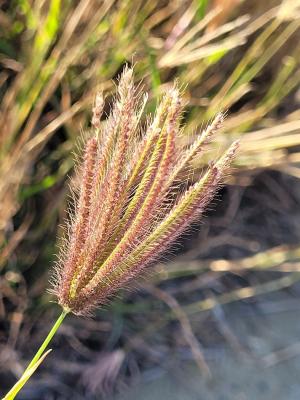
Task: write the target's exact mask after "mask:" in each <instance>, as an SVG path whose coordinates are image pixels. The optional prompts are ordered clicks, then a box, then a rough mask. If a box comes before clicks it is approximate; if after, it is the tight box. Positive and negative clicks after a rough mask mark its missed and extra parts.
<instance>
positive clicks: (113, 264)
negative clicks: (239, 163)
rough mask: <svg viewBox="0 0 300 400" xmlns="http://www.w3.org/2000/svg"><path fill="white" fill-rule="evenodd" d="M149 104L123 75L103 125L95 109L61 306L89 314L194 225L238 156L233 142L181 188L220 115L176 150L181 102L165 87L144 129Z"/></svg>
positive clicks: (62, 270) (66, 253) (128, 73)
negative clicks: (198, 176)
mask: <svg viewBox="0 0 300 400" xmlns="http://www.w3.org/2000/svg"><path fill="white" fill-rule="evenodd" d="M145 103H146V97H145V96H144V97H143V99H142V100H141V96H140V95H139V94H138V93H137V91H136V89H135V87H134V84H133V71H132V70H131V69H129V68H126V69H125V71H124V72H123V74H122V76H121V78H120V81H119V85H118V92H117V96H116V99H115V102H114V104H113V107H112V111H111V114H110V116H109V117H108V119H107V121H106V122H103V123H101V124H100V117H101V114H102V109H103V98H102V96H101V95H97V97H96V100H95V105H94V109H93V118H92V129H93V131H94V136H92V137H91V138H90V139H89V140H87V142H86V144H85V148H84V154H83V160H82V163H81V168H80V171H81V181H80V188H79V193H78V197H77V199H76V201H75V208H74V211H73V213H72V217H71V222H70V223H69V225H68V226H67V233H68V234H67V237H66V245H65V246H64V247H63V248H62V249H61V254H60V257H59V260H60V261H59V262H58V265H57V270H56V279H55V282H54V292H55V294H56V295H57V297H58V302H59V303H60V304H61V306H62V307H63V308H64V309H65V310H68V311H71V312H73V313H74V314H86V313H88V312H89V311H90V310H92V309H93V308H94V307H96V306H97V305H101V304H105V303H106V302H107V301H108V299H109V298H110V297H111V296H112V295H113V294H115V293H116V291H117V290H118V289H120V288H122V287H124V285H126V284H127V282H128V281H130V280H131V279H132V278H134V277H136V276H137V275H138V274H139V273H140V272H141V271H142V270H143V269H144V268H145V267H146V266H148V265H149V264H150V263H153V262H154V261H156V260H157V259H158V257H160V256H161V255H162V254H163V253H164V252H165V251H166V250H167V249H168V248H169V247H170V245H172V243H174V241H176V240H177V239H178V237H179V236H180V235H181V234H182V233H184V232H185V231H186V230H187V229H188V227H189V226H190V224H191V223H192V222H194V221H195V220H197V219H198V218H199V217H200V216H201V214H202V213H203V211H204V210H205V208H206V206H207V205H208V203H209V202H210V201H211V199H212V198H213V196H214V194H215V193H216V191H217V189H218V188H219V186H220V184H221V183H222V180H223V177H224V174H225V173H226V172H227V171H228V169H229V167H230V165H231V162H232V160H233V158H234V156H235V153H236V149H237V143H233V144H232V145H231V147H230V148H229V149H228V150H227V152H225V154H223V155H222V156H221V157H220V158H219V159H218V160H216V161H214V162H211V163H210V166H209V167H208V168H207V170H206V172H205V173H204V174H203V176H202V178H201V179H200V180H199V181H198V182H196V183H193V184H192V183H189V184H188V185H186V186H187V187H186V188H185V189H184V190H183V189H182V185H180V179H179V178H178V177H179V176H180V174H181V173H182V172H186V171H190V170H191V169H192V166H191V162H192V161H193V160H194V158H195V157H196V156H199V154H201V152H202V151H203V150H204V146H205V145H206V144H207V143H209V142H210V141H211V139H212V136H213V134H214V133H215V132H216V131H217V130H218V129H219V128H220V126H221V124H222V122H223V119H224V116H223V114H221V113H219V114H218V115H217V116H216V117H215V119H214V120H213V121H212V123H211V124H210V125H209V126H208V127H207V128H206V129H205V130H204V131H203V132H202V134H201V135H199V136H198V137H197V138H196V139H195V141H194V142H193V143H192V144H191V145H190V146H189V147H183V146H180V145H179V142H180V141H179V140H178V139H179V137H180V136H181V135H182V128H181V127H180V122H181V113H182V108H183V105H182V99H181V96H180V91H179V89H178V88H177V86H176V85H174V87H173V88H172V89H171V90H169V91H168V92H167V93H165V95H164V96H163V98H162V99H161V102H160V104H159V106H158V108H157V111H156V113H155V115H154V117H153V119H152V121H150V122H149V123H148V126H147V127H146V129H144V130H141V124H140V118H141V115H142V111H143V108H144V106H145Z"/></svg>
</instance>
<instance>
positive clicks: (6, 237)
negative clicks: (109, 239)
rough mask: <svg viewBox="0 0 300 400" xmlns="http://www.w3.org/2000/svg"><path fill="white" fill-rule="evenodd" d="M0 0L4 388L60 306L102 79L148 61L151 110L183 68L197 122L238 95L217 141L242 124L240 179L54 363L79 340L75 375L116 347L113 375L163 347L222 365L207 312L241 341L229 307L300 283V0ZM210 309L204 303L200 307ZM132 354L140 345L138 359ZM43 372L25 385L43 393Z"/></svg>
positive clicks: (142, 364)
mask: <svg viewBox="0 0 300 400" xmlns="http://www.w3.org/2000/svg"><path fill="white" fill-rule="evenodd" d="M0 5H1V12H0V32H1V33H0V63H1V71H0V96H1V107H0V126H1V130H0V157H1V164H0V270H1V277H0V289H1V293H0V318H1V321H0V341H1V342H0V345H1V348H0V349H1V357H0V359H1V361H2V362H1V371H0V374H1V377H2V378H1V382H2V381H3V382H4V385H3V388H4V389H5V388H6V387H8V386H9V385H10V384H11V383H12V382H13V381H14V379H15V377H16V376H18V374H19V373H20V371H21V369H22V365H23V363H24V362H25V360H26V358H27V357H29V356H30V354H31V351H30V350H28V349H27V346H26V345H28V343H33V342H34V341H38V340H39V339H40V337H41V336H43V333H44V330H43V329H44V327H45V325H47V324H48V322H47V321H49V320H52V319H53V318H54V315H55V313H56V312H57V309H56V308H55V306H54V305H51V304H49V300H51V297H50V296H49V295H48V294H47V293H46V288H47V287H48V276H49V271H50V267H51V264H52V262H53V259H54V254H55V252H56V249H55V240H56V235H57V234H58V233H59V230H60V228H59V224H60V223H61V222H62V221H63V218H64V216H65V211H64V210H65V207H66V204H67V195H68V187H67V185H66V181H67V177H68V174H71V173H72V166H73V156H72V152H73V150H74V149H75V147H76V143H77V141H78V137H79V136H80V134H81V131H82V130H85V129H87V128H88V127H89V125H90V116H91V105H92V103H93V98H94V96H95V93H96V91H97V90H103V91H104V92H105V94H106V96H107V97H108V98H110V97H111V96H112V95H113V93H114V89H115V87H114V83H113V80H114V79H116V77H117V76H118V74H119V73H120V71H122V68H123V67H124V65H125V63H129V64H135V71H136V80H137V82H141V81H142V84H143V86H144V87H145V89H146V90H148V91H149V93H150V103H149V106H148V111H152V110H153V109H154V107H155V104H156V101H157V98H158V97H159V95H160V94H161V92H162V91H163V90H164V89H165V88H166V87H168V86H169V85H171V84H172V82H173V80H174V79H175V78H177V79H178V81H179V82H180V84H181V85H183V86H184V87H186V90H185V97H186V101H187V107H186V112H185V116H184V119H185V122H186V124H187V131H189V132H192V133H196V132H198V131H199V129H200V128H201V125H202V124H205V123H207V121H208V120H209V119H210V118H212V116H213V115H214V114H215V113H216V112H217V111H219V110H228V118H227V120H226V123H225V126H224V129H223V132H222V134H219V136H218V137H217V138H216V144H215V147H214V148H213V149H212V150H211V151H212V152H215V153H216V154H217V153H220V151H221V149H222V147H223V146H227V145H228V143H229V142H231V141H232V140H233V139H236V138H240V140H241V150H240V153H239V156H238V158H237V160H236V164H235V169H234V174H233V177H232V178H231V179H230V185H229V186H228V188H227V189H226V190H223V191H222V192H221V193H220V196H219V197H220V198H221V199H222V200H223V201H222V202H218V203H215V204H214V206H213V208H214V209H215V212H212V213H210V212H209V213H208V215H207V218H206V221H205V223H204V224H203V226H202V227H201V229H200V233H197V232H198V230H196V231H195V232H194V233H193V234H192V235H191V236H189V237H187V238H185V239H184V240H183V241H182V247H181V248H180V249H176V250H175V253H176V254H177V257H176V258H175V259H174V260H173V261H171V258H172V259H173V257H171V256H170V257H169V261H168V262H167V263H166V264H164V265H157V266H156V267H155V268H154V269H153V270H154V273H153V274H151V279H150V281H149V282H150V283H149V282H148V283H147V284H146V283H141V285H140V286H142V290H140V291H139V292H138V293H136V292H134V293H123V294H122V295H120V299H117V300H116V301H114V303H113V304H112V306H110V307H109V308H108V310H109V312H107V311H99V313H98V314H97V316H96V319H95V321H91V320H89V321H86V320H72V321H71V322H70V323H69V325H67V326H66V328H64V329H65V330H64V331H63V334H62V337H61V338H59V339H58V343H57V347H58V348H60V351H59V350H58V349H57V351H56V353H57V355H51V357H53V359H54V361H53V362H54V363H55V357H58V358H59V359H62V357H63V354H67V358H70V362H73V364H70V365H72V366H73V368H74V371H73V370H72V368H71V366H70V365H69V366H68V368H69V369H70V368H71V371H69V372H70V374H69V375H68V376H69V379H70V376H73V375H72V374H75V375H76V374H78V370H77V369H76V366H75V361H76V362H77V363H78V365H80V362H81V361H82V360H85V361H87V360H88V361H90V360H93V359H94V357H95V355H97V354H98V353H99V352H100V351H102V350H103V349H104V350H106V353H105V354H106V356H105V357H106V359H105V360H106V364H105V362H104V361H103V360H102V361H101V363H102V364H103V363H104V365H112V366H113V367H111V370H112V371H113V372H111V374H110V375H109V382H110V383H111V381H112V382H113V381H114V380H116V376H117V374H118V371H119V368H121V366H122V368H123V369H122V368H121V372H120V374H121V375H122V374H123V376H124V377H126V376H127V378H128V375H130V376H136V374H137V373H136V371H137V370H144V369H145V368H147V367H148V366H149V365H152V364H153V363H154V364H155V363H159V362H158V361H157V360H159V357H158V356H157V354H156V353H155V352H159V351H162V349H163V351H164V352H166V354H168V351H171V350H172V349H173V348H174V347H175V348H176V349H180V348H182V347H183V348H185V346H187V347H188V348H189V349H190V352H191V355H192V357H193V358H194V360H195V361H196V364H197V365H198V367H199V368H200V370H201V371H202V373H203V374H205V373H208V367H207V364H206V361H205V357H204V356H203V349H202V347H201V346H200V342H204V343H206V342H207V343H206V344H207V345H209V343H210V342H209V340H208V341H207V337H206V336H209V335H208V334H206V333H205V329H203V320H205V321H206V322H205V323H206V325H205V326H208V327H209V326H210V324H208V323H207V320H206V319H205V318H208V317H207V316H214V318H215V319H216V321H217V322H216V321H215V322H214V323H211V324H212V327H213V326H214V324H217V328H218V326H219V328H218V329H216V330H217V331H219V336H222V337H225V339H226V340H229V341H230V343H231V344H233V345H234V346H235V347H239V344H238V343H237V339H236V338H235V336H234V335H232V332H231V330H230V328H229V327H228V326H227V325H226V321H224V318H221V322H220V318H219V317H218V318H217V317H216V315H217V316H218V315H219V314H218V313H216V310H220V308H219V307H222V306H223V305H225V304H229V303H231V302H235V301H237V300H241V301H242V302H249V301H250V302H252V301H254V300H253V299H254V298H255V297H256V296H257V295H264V294H267V293H270V292H275V291H277V290H283V289H284V290H285V289H287V288H291V287H292V288H295V283H296V282H297V281H299V279H300V264H299V259H300V232H299V222H300V218H299V215H300V213H299V210H298V206H299V201H300V191H299V187H300V186H299V183H298V179H299V177H300V164H299V163H300V122H299V121H300V119H299V116H300V90H299V83H300V67H299V66H300V64H299V61H300V60H299V57H300V45H299V43H300V31H299V27H300V4H299V1H298V0H283V1H279V0H272V1H266V2H261V1H258V0H249V1H248V0H247V1H242V0H194V1H186V0H177V1H168V0H166V1H158V0H146V1H141V0H135V1H125V0H120V1H117V0H107V1H105V0H104V1H99V0H81V1H80V0H78V1H70V0H65V1H62V0H31V1H30V0H12V1H1V2H0ZM107 112H109V109H107ZM186 140H187V141H188V140H189V137H188V136H187V137H186ZM203 162H205V159H204V160H203V159H201V160H199V162H198V165H195V167H200V168H201V165H202V164H203ZM293 290H295V289H293ZM289 293H290V292H289ZM293 293H294V292H293ZM249 299H250V300H249ZM145 313H146V315H145ZM198 314H199V315H200V316H201V315H202V316H206V317H205V318H204V317H199V316H197V318H196V319H195V315H198ZM176 321H177V322H176ZM174 324H175V325H174ZM176 324H177V325H176ZM212 327H211V328H210V329H213V328H212ZM224 327H225V328H224ZM173 331H174V332H176V333H174V335H173V334H170V332H173ZM203 331H204V332H203ZM207 331H209V328H207ZM99 332H100V333H99ZM179 332H182V333H179ZM220 332H221V333H220ZM217 336H218V335H217ZM181 337H182V340H181V339H180V338H181ZM7 338H8V340H7ZM150 338H151V339H152V342H151V346H153V349H152V351H150V350H149V345H150V344H149V343H150ZM153 340H154V343H153ZM211 340H212V339H211ZM145 343H148V345H146V344H145ZM70 347H71V349H72V352H71V350H70ZM68 349H69V350H68ZM166 349H168V350H166ZM70 352H71V353H72V354H71V356H70ZM101 354H102V353H101ZM125 355H126V357H125ZM128 355H130V356H128ZM157 357H158V358H157ZM124 358H126V359H127V360H128V359H129V360H130V362H129V361H127V364H126V363H125V364H126V366H125V367H124ZM137 360H138V361H137ZM46 364H47V363H46ZM51 368H53V364H51V363H50V367H49V370H51ZM78 368H79V367H78ZM128 371H129V372H128ZM92 372H93V371H90V372H89V374H90V375H92ZM65 373H66V371H65V370H63V372H62V373H61V375H62V376H64V374H65ZM41 374H42V375H41V376H42V378H41V380H40V382H41V385H42V384H43V382H44V385H45V386H46V387H48V386H47V383H45V382H47V379H46V378H47V366H46V367H45V371H44V372H41ZM89 374H86V375H84V377H83V382H85V383H86V381H88V382H89V383H88V384H87V383H86V385H85V386H84V383H81V384H79V388H80V387H82V386H83V387H88V388H89V389H90V391H91V392H93V391H94V392H97V390H98V391H100V392H101V390H102V389H103V388H102V386H101V384H100V385H98V386H97V385H96V386H97V387H96V389H95V388H94V387H93V385H91V384H90V381H91V379H88V378H86V376H89ZM102 374H104V372H103V371H102ZM100 375H101V374H100ZM104 375H105V374H104ZM45 376H46V378H45V379H44V378H43V377H45ZM92 376H93V375H92ZM43 379H44V380H43ZM60 379H61V381H62V382H63V380H64V379H65V378H64V379H63V378H61V377H60V376H58V377H57V380H58V381H60ZM66 379H67V378H66ZM67 380H68V379H67ZM117 381H119V379H118V380H117ZM100 382H102V380H101V379H100ZM41 385H40V387H41ZM80 385H81V386H80ZM33 386H34V385H32V388H31V390H32V391H31V392H29V394H28V397H26V396H25V395H24V396H25V397H24V398H31V399H33V398H41V397H39V396H40V394H39V393H38V392H34V389H33ZM91 386H92V387H91ZM111 386H113V385H111ZM45 390H46V389H45ZM47 390H48V389H47ZM78 390H79V392H80V390H81V389H78ZM49 391H51V389H50V388H49ZM43 393H44V392H43ZM45 393H46V392H45ZM47 393H48V392H47ZM20 398H22V397H20ZM43 398H46V396H44V397H43ZM49 398H52V397H49ZM60 398H70V397H68V396H67V397H60ZM74 398H75V397H74ZM78 398H81V397H78ZM84 398H87V397H84ZM91 398H93V397H91ZM97 398H98V397H97Z"/></svg>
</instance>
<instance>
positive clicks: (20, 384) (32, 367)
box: [2, 310, 68, 400]
mask: <svg viewBox="0 0 300 400" xmlns="http://www.w3.org/2000/svg"><path fill="white" fill-rule="evenodd" d="M67 314H68V311H65V310H63V311H62V313H61V314H60V316H59V317H58V319H57V321H56V322H55V324H54V325H53V327H52V328H51V330H50V332H49V333H48V335H47V337H46V339H45V340H44V341H43V343H42V344H41V346H40V348H39V349H38V351H37V352H36V354H35V356H34V357H33V359H32V360H31V362H30V363H29V365H28V367H27V368H26V369H25V371H24V372H23V374H22V376H21V378H20V379H19V380H18V382H17V383H16V384H15V385H14V387H13V388H12V389H11V390H10V391H9V392H8V393H7V395H6V396H5V397H4V398H3V399H2V400H13V399H14V398H15V396H16V395H17V394H18V392H19V391H20V390H21V389H22V387H23V386H24V385H25V383H26V382H27V381H28V379H29V378H30V376H31V375H32V374H33V373H34V371H35V370H36V368H37V367H38V366H39V364H40V363H41V362H42V361H43V360H42V357H43V356H44V355H45V354H44V352H45V350H46V348H47V346H48V344H49V343H50V342H51V340H52V338H53V336H54V335H55V333H56V332H57V330H58V328H59V327H60V325H61V324H62V322H63V320H64V319H65V317H66V315H67Z"/></svg>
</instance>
